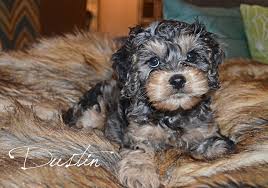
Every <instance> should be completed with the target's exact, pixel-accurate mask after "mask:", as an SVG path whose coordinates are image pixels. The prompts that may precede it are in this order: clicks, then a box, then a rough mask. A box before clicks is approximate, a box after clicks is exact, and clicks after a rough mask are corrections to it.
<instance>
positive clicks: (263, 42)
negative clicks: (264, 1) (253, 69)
mask: <svg viewBox="0 0 268 188" xmlns="http://www.w3.org/2000/svg"><path fill="white" fill-rule="evenodd" d="M240 10H241V14H242V17H243V21H244V25H245V30H246V35H247V38H248V44H249V49H250V53H251V56H252V58H253V59H256V60H258V61H261V62H264V63H268V8H265V7H261V6H257V5H254V6H251V5H241V6H240Z"/></svg>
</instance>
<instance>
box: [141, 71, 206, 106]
mask: <svg viewBox="0 0 268 188" xmlns="http://www.w3.org/2000/svg"><path fill="white" fill-rule="evenodd" d="M145 88H146V93H147V96H148V98H149V101H150V102H151V104H152V105H153V106H154V107H155V108H156V109H158V110H163V111H174V110H177V109H179V108H182V109H184V110H187V109H191V108H193V107H194V106H195V105H196V104H197V103H199V102H200V101H201V97H202V96H203V95H204V94H206V93H207V92H208V91H209V86H208V80H207V76H206V73H204V72H202V71H200V70H198V69H196V68H192V67H185V68H184V69H183V70H178V71H177V70H175V71H164V70H159V71H155V72H152V73H151V75H150V77H149V79H148V81H147V83H146V86H145Z"/></svg>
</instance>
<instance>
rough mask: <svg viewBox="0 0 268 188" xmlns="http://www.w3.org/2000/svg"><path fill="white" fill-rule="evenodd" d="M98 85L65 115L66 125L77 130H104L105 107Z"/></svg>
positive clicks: (99, 85)
mask: <svg viewBox="0 0 268 188" xmlns="http://www.w3.org/2000/svg"><path fill="white" fill-rule="evenodd" d="M102 85H103V83H98V84H97V85H95V86H94V87H93V88H91V89H90V90H89V91H87V92H86V93H85V94H84V95H83V97H82V98H81V99H80V101H79V102H78V103H77V104H75V105H74V106H73V107H72V108H70V109H68V110H67V111H66V112H64V113H63V115H62V118H63V121H64V123H65V124H67V125H69V126H70V127H76V128H102V127H103V125H104V119H105V107H104V101H103V97H102V91H101V88H102V87H103V86H102Z"/></svg>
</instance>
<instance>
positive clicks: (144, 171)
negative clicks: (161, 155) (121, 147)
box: [118, 150, 160, 188]
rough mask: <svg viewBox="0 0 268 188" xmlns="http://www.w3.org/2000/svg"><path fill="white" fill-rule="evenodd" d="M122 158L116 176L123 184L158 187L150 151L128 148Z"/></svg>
mask: <svg viewBox="0 0 268 188" xmlns="http://www.w3.org/2000/svg"><path fill="white" fill-rule="evenodd" d="M122 158H123V159H122V160H121V161H120V162H119V164H118V165H119V172H118V177H119V180H120V182H121V183H122V184H123V185H125V186H127V187H129V188H158V187H160V180H159V176H158V174H157V172H156V165H155V163H154V159H153V158H154V156H153V154H152V153H146V152H144V151H141V150H135V151H131V150H128V151H125V152H124V153H123V154H122Z"/></svg>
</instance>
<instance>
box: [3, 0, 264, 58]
mask: <svg viewBox="0 0 268 188" xmlns="http://www.w3.org/2000/svg"><path fill="white" fill-rule="evenodd" d="M267 6H268V0H0V49H2V50H14V49H23V48H25V47H27V46H29V45H30V44H32V43H33V42H34V41H36V39H38V38H40V37H51V36H55V35H62V34H64V33H70V32H73V31H75V30H86V31H89V32H101V33H106V34H109V35H110V36H111V37H114V38H116V37H122V36H126V35H127V34H128V30H129V29H128V28H129V27H133V26H135V25H137V24H139V25H142V26H145V25H148V24H149V23H151V22H153V21H155V20H161V19H176V20H181V21H186V22H193V21H194V20H195V19H196V18H198V19H199V20H200V21H202V22H203V23H205V24H206V26H207V30H209V31H211V32H214V33H216V34H218V36H219V38H220V39H221V40H222V41H223V43H224V45H225V48H226V51H227V57H228V58H229V57H245V58H252V57H253V58H254V59H257V60H261V61H263V62H268V8H267ZM266 54H267V55H266ZM263 56H265V57H263Z"/></svg>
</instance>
